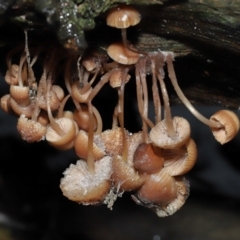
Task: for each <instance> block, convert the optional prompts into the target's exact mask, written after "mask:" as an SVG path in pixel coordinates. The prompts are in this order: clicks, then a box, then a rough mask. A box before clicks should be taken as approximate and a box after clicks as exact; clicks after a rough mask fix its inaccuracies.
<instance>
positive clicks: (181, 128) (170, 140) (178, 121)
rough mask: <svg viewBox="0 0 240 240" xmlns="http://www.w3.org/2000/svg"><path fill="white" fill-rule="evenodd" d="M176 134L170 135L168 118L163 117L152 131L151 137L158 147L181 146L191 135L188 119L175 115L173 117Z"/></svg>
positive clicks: (170, 147) (173, 147) (172, 147)
mask: <svg viewBox="0 0 240 240" xmlns="http://www.w3.org/2000/svg"><path fill="white" fill-rule="evenodd" d="M172 122H173V128H174V131H175V135H174V136H173V137H171V136H169V135H168V127H167V122H166V119H163V120H162V121H161V122H159V123H158V124H157V125H156V126H155V127H153V128H152V130H151V131H150V134H149V137H150V139H151V141H152V142H153V143H154V144H155V145H156V146H158V147H160V148H164V149H176V148H180V147H181V146H182V145H184V144H185V142H186V141H187V140H188V139H189V137H190V132H191V129H190V125H189V123H188V121H187V120H186V119H184V118H182V117H174V118H173V119H172Z"/></svg>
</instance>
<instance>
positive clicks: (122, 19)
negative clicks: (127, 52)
mask: <svg viewBox="0 0 240 240" xmlns="http://www.w3.org/2000/svg"><path fill="white" fill-rule="evenodd" d="M140 20H141V15H140V13H139V12H138V11H137V10H136V9H135V8H133V7H131V6H127V5H120V6H117V7H114V8H112V9H110V11H109V12H108V14H107V17H106V21H107V25H108V26H111V27H115V28H119V29H121V32H122V40H123V44H124V46H125V48H129V49H130V47H129V45H128V42H127V31H126V28H128V27H130V26H135V25H137V24H138V23H139V22H140Z"/></svg>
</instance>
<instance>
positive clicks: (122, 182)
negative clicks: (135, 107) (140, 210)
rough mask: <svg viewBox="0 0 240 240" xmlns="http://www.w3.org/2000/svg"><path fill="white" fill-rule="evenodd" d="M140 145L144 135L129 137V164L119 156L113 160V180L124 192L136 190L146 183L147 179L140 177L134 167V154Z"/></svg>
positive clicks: (138, 134) (136, 134) (137, 134)
mask: <svg viewBox="0 0 240 240" xmlns="http://www.w3.org/2000/svg"><path fill="white" fill-rule="evenodd" d="M140 143H142V133H135V134H133V135H131V136H129V137H128V159H127V162H125V161H124V160H123V159H122V157H121V156H119V155H116V156H114V157H113V159H112V169H113V173H112V180H113V182H114V185H115V186H116V187H117V188H119V189H120V190H122V191H132V190H136V189H138V188H139V187H141V186H142V185H143V183H144V182H145V177H143V176H141V175H139V174H138V172H137V171H136V170H135V168H134V166H133V154H134V152H135V150H136V148H137V146H138V145H139V144H140Z"/></svg>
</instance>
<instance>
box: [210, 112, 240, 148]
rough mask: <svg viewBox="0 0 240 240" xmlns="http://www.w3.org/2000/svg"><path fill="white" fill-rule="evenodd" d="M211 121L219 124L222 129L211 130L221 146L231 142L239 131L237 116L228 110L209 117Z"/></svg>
mask: <svg viewBox="0 0 240 240" xmlns="http://www.w3.org/2000/svg"><path fill="white" fill-rule="evenodd" d="M210 120H211V121H214V122H219V123H221V124H222V126H223V127H222V128H219V129H217V128H212V129H211V130H212V133H213V135H214V137H215V138H216V140H217V141H218V142H220V143H221V144H225V143H227V142H229V141H231V140H232V139H233V138H234V137H235V136H236V135H237V133H238V131H239V119H238V116H237V115H236V114H235V113H234V112H232V111H229V110H220V111H218V112H216V113H215V114H213V115H212V116H211V117H210Z"/></svg>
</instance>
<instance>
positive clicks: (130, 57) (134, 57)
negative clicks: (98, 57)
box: [107, 43, 140, 65]
mask: <svg viewBox="0 0 240 240" xmlns="http://www.w3.org/2000/svg"><path fill="white" fill-rule="evenodd" d="M107 53H108V55H109V56H110V57H111V58H112V59H113V60H114V61H116V62H118V63H121V64H127V65H131V64H135V63H137V62H138V59H139V57H140V55H139V54H137V53H135V52H132V51H130V50H128V49H127V48H125V47H124V45H123V44H122V43H113V44H111V45H110V46H109V47H108V49H107Z"/></svg>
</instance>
